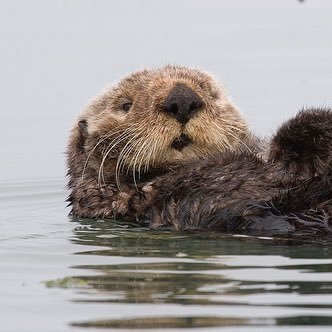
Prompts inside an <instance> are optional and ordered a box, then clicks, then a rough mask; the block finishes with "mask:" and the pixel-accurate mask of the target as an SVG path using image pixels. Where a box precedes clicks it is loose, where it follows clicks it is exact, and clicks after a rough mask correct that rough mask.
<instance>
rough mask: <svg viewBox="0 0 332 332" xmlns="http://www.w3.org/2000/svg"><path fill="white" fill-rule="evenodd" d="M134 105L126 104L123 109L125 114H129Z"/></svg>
mask: <svg viewBox="0 0 332 332" xmlns="http://www.w3.org/2000/svg"><path fill="white" fill-rule="evenodd" d="M132 105H133V103H125V104H123V105H122V109H123V110H124V111H125V112H128V111H129V110H130V108H131V106H132Z"/></svg>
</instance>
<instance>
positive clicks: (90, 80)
mask: <svg viewBox="0 0 332 332" xmlns="http://www.w3.org/2000/svg"><path fill="white" fill-rule="evenodd" d="M257 8H259V10H257ZM331 17H332V1H330V0H311V1H310V0H307V1H304V2H299V1H296V0H252V1H249V0H237V1H230V0H228V1H226V0H225V1H221V0H204V1H203V0H199V1H197V0H177V1H175V0H172V1H171V0H169V1H166V0H165V1H157V0H140V1H138V0H132V1H128V0H121V1H120V0H119V1H111V0H98V1H93V0H89V1H87V0H63V1H60V0H57V1H42V0H40V1H28V0H21V1H18V0H8V1H4V0H2V1H0V41H1V44H0V45H1V46H0V50H1V52H0V73H1V76H0V77H1V79H0V91H1V95H0V96H1V98H0V110H1V117H0V134H1V136H0V137H1V138H0V148H1V151H0V152H1V163H0V180H1V181H2V182H3V181H4V180H10V181H12V180H21V179H31V180H34V179H36V178H44V177H55V178H59V177H63V176H64V173H65V156H64V151H65V149H66V141H67V137H68V131H69V130H70V128H71V126H72V124H73V122H74V120H75V118H76V116H77V115H78V113H79V112H80V111H81V109H82V107H83V106H84V105H85V104H86V103H87V101H88V100H89V99H90V98H91V97H93V96H94V95H95V94H96V93H98V92H99V90H100V89H102V88H103V87H104V86H105V85H106V84H108V83H110V82H114V81H116V80H118V79H119V78H121V77H122V76H123V75H124V74H127V73H129V72H131V71H133V70H137V69H139V68H142V67H158V66H161V65H164V64H168V63H171V64H182V65H188V66H194V67H199V68H202V69H205V70H208V71H211V72H212V73H214V74H215V75H216V76H217V78H218V79H219V80H220V81H221V82H223V83H224V84H225V85H226V87H227V89H228V91H229V93H230V95H231V97H232V99H233V101H234V102H235V104H236V105H238V107H239V108H240V109H241V111H242V112H243V113H244V115H245V116H246V117H247V118H248V121H249V123H250V125H251V127H252V128H253V129H254V130H255V131H256V132H257V133H260V134H269V133H270V132H271V131H272V130H273V129H274V128H276V127H277V125H278V124H279V123H280V122H281V121H283V120H284V119H286V118H288V117H289V116H290V115H292V114H294V113H295V112H296V111H297V110H298V109H299V108H301V107H302V106H303V105H318V106H321V105H325V106H328V105H332V95H331V86H332V19H331Z"/></svg>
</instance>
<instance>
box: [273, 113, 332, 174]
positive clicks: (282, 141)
mask: <svg viewBox="0 0 332 332" xmlns="http://www.w3.org/2000/svg"><path fill="white" fill-rule="evenodd" d="M269 159H270V160H274V161H276V162H279V163H281V164H283V166H285V167H286V168H288V170H289V171H291V172H294V173H296V175H310V176H313V175H317V174H322V173H323V172H325V171H327V170H328V169H329V168H330V167H331V166H332V110H330V109H320V108H310V109H306V110H302V111H300V112H299V113H298V114H297V115H296V116H295V117H294V118H292V119H290V120H289V121H287V122H285V123H284V124H283V125H282V126H281V127H280V128H279V130H278V131H277V133H276V134H275V135H274V137H273V138H272V140H271V145H270V152H269ZM301 172H302V173H303V172H304V173H306V174H298V173H301Z"/></svg>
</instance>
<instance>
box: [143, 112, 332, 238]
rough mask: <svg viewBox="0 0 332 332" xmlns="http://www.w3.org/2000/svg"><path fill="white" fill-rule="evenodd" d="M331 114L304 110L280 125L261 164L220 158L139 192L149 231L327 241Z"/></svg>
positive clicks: (331, 213) (247, 158) (248, 157)
mask: <svg viewBox="0 0 332 332" xmlns="http://www.w3.org/2000/svg"><path fill="white" fill-rule="evenodd" d="M331 150H332V112H331V110H329V109H308V110H303V111H301V112H299V113H298V114H297V115H296V116H295V117H294V118H293V119H291V120H289V121H288V122H286V123H285V124H283V125H282V126H281V127H280V129H279V130H278V131H277V133H276V134H275V135H274V136H273V138H272V140H271V149H270V152H269V159H268V161H266V162H265V161H263V160H261V159H259V158H258V157H256V155H255V154H253V153H249V152H246V153H244V152H241V153H234V152H228V153H221V154H218V155H216V156H215V157H214V158H208V159H206V160H203V161H199V162H193V163H190V164H187V166H186V167H185V168H181V169H180V170H177V171H176V172H174V173H173V174H166V175H164V176H162V177H159V178H157V179H156V180H155V181H154V182H153V183H152V184H150V185H149V186H148V187H146V188H144V189H145V191H146V197H149V199H150V202H149V204H148V208H147V209H146V210H145V211H144V214H147V215H148V216H149V218H150V219H151V226H152V227H159V226H163V225H166V226H170V227H172V228H176V229H190V230H193V229H194V230H217V231H221V232H228V233H242V234H253V235H261V236H282V237H290V236H291V237H293V238H303V239H307V240H310V241H313V240H315V239H316V240H318V239H320V240H321V241H323V240H324V241H325V240H326V241H328V240H332V237H331V235H332V221H331V218H332V205H331V202H332V172H331V160H332V159H331Z"/></svg>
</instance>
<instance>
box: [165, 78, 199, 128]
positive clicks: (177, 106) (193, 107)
mask: <svg viewBox="0 0 332 332" xmlns="http://www.w3.org/2000/svg"><path fill="white" fill-rule="evenodd" d="M202 106H203V101H202V100H201V98H200V97H199V95H198V94H197V93H196V92H195V91H193V90H191V89H190V88H188V87H187V86H186V85H184V84H181V83H177V84H176V85H175V86H174V88H173V89H172V90H171V91H170V93H169V95H168V96H167V98H166V100H165V103H164V109H165V111H166V112H167V113H169V114H170V115H171V116H174V117H175V118H176V119H177V120H178V121H179V122H180V123H182V124H185V123H187V122H188V121H189V119H190V118H191V117H192V116H193V115H194V114H195V113H196V112H197V111H198V110H199V109H200V108H202Z"/></svg>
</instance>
